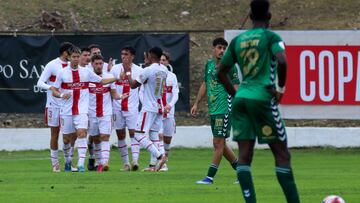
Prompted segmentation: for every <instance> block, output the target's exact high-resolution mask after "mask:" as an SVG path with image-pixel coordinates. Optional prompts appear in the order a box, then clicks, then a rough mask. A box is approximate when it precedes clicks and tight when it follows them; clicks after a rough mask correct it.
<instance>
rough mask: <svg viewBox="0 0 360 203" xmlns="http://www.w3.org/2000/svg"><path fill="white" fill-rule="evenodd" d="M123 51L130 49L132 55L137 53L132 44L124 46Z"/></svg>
mask: <svg viewBox="0 0 360 203" xmlns="http://www.w3.org/2000/svg"><path fill="white" fill-rule="evenodd" d="M121 51H128V52H130V54H131V55H135V54H136V50H135V49H134V47H132V46H124V47H123V48H122V49H121Z"/></svg>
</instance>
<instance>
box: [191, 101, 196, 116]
mask: <svg viewBox="0 0 360 203" xmlns="http://www.w3.org/2000/svg"><path fill="white" fill-rule="evenodd" d="M196 111H197V105H196V104H194V106H193V107H192V108H191V110H190V114H191V115H192V116H193V117H195V116H196V114H197V113H196Z"/></svg>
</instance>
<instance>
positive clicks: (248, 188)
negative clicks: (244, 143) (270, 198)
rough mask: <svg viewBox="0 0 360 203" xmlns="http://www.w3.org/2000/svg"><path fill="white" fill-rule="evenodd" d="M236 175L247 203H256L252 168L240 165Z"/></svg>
mask: <svg viewBox="0 0 360 203" xmlns="http://www.w3.org/2000/svg"><path fill="white" fill-rule="evenodd" d="M236 173H237V177H238V180H239V182H240V186H241V189H242V193H243V197H244V199H245V202H246V203H256V194H255V189H254V184H253V181H252V176H251V168H250V166H248V165H241V164H238V166H237V167H236Z"/></svg>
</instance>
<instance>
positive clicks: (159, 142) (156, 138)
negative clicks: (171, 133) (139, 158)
mask: <svg viewBox="0 0 360 203" xmlns="http://www.w3.org/2000/svg"><path fill="white" fill-rule="evenodd" d="M150 140H151V141H153V143H154V144H155V146H156V148H157V149H158V150H159V152H160V153H161V154H165V150H164V141H162V140H160V139H159V132H155V131H150Z"/></svg>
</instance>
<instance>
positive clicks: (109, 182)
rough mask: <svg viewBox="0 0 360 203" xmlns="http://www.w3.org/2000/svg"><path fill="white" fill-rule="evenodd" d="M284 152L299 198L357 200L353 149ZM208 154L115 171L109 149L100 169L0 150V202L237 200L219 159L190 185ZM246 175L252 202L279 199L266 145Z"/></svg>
mask: <svg viewBox="0 0 360 203" xmlns="http://www.w3.org/2000/svg"><path fill="white" fill-rule="evenodd" d="M291 152H292V157H293V158H292V160H293V167H294V172H295V178H296V182H297V186H298V189H299V192H300V197H301V202H303V203H317V202H319V203H320V202H321V200H322V199H323V198H324V197H325V196H327V195H330V194H338V195H340V196H342V197H343V198H344V199H345V201H346V202H348V203H349V202H350V203H356V202H360V149H328V148H325V149H299V150H298V149H293V150H291ZM61 155H62V154H61ZM211 155H212V150H211V149H174V150H173V151H172V152H171V156H170V162H169V163H168V165H169V169H170V170H169V171H168V172H162V173H161V172H158V173H150V172H120V167H121V165H120V158H119V155H118V152H117V151H115V150H113V151H112V152H111V161H110V164H111V165H110V171H109V172H104V173H101V174H100V173H97V172H85V173H65V172H61V173H52V172H51V169H50V160H49V158H48V157H49V153H48V152H47V151H22V152H0V202H4V203H5V202H6V203H7V202H30V203H31V202H87V203H88V202H97V203H98V202H152V203H153V202H154V203H158V202H166V203H169V202H179V203H180V202H181V203H184V202H196V203H198V202H205V203H211V202H214V203H215V202H226V203H229V202H244V201H243V198H242V195H241V191H240V187H239V186H238V185H236V184H233V182H234V181H235V178H236V177H235V172H234V171H233V170H232V169H231V167H230V165H229V164H228V163H227V162H226V161H225V160H223V162H222V164H221V166H220V169H219V171H218V174H217V175H216V177H215V183H214V184H213V185H195V181H197V180H200V179H202V178H203V177H204V176H205V175H206V172H207V168H208V166H209V164H210V160H211ZM140 157H141V161H140V164H141V166H140V167H141V168H143V167H145V166H146V165H147V163H148V160H149V154H148V153H147V152H145V151H142V153H141V155H140ZM61 163H62V165H63V161H61ZM62 169H63V168H62ZM252 172H253V178H254V182H255V189H256V192H257V198H258V202H260V203H281V202H286V201H285V198H284V196H283V194H282V191H281V188H280V186H279V184H278V182H277V180H276V176H275V170H274V161H273V158H272V155H271V152H270V151H269V150H256V152H255V156H254V163H253V167H252Z"/></svg>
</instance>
